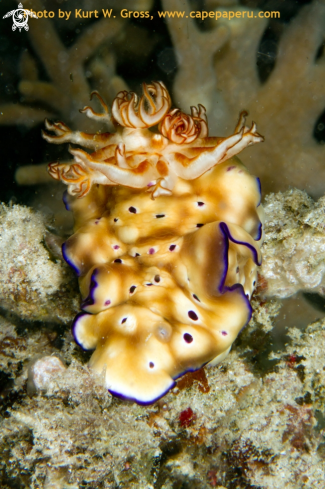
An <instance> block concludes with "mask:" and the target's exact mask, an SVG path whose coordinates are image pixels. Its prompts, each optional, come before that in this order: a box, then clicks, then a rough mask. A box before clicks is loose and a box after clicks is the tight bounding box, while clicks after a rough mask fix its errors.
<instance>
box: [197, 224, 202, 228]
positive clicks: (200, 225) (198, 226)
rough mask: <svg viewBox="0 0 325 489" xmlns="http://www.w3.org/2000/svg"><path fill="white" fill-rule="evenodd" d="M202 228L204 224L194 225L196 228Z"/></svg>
mask: <svg viewBox="0 0 325 489" xmlns="http://www.w3.org/2000/svg"><path fill="white" fill-rule="evenodd" d="M202 226H204V224H197V225H196V227H197V228H201V227H202Z"/></svg>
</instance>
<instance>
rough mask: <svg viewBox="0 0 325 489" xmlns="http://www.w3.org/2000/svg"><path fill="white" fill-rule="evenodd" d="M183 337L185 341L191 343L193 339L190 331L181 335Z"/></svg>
mask: <svg viewBox="0 0 325 489" xmlns="http://www.w3.org/2000/svg"><path fill="white" fill-rule="evenodd" d="M183 338H184V340H185V341H186V343H192V341H193V336H192V335H191V334H190V333H185V334H184V335H183Z"/></svg>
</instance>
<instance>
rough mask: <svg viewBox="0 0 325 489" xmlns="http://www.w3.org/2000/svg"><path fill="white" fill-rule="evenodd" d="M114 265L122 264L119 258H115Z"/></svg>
mask: <svg viewBox="0 0 325 489" xmlns="http://www.w3.org/2000/svg"><path fill="white" fill-rule="evenodd" d="M114 263H122V260H121V258H116V260H114Z"/></svg>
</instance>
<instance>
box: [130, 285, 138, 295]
mask: <svg viewBox="0 0 325 489" xmlns="http://www.w3.org/2000/svg"><path fill="white" fill-rule="evenodd" d="M136 288H137V286H136V285H132V286H131V287H130V294H133V292H134V291H135V289H136Z"/></svg>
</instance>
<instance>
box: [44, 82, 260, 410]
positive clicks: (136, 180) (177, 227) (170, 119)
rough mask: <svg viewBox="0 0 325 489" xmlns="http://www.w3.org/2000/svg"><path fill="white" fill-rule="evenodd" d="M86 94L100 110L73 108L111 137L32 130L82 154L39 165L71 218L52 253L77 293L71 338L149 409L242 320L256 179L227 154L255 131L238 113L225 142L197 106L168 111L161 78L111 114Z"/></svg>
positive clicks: (255, 260)
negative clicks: (110, 128)
mask: <svg viewBox="0 0 325 489" xmlns="http://www.w3.org/2000/svg"><path fill="white" fill-rule="evenodd" d="M94 94H95V95H96V97H97V98H98V100H99V102H100V104H101V106H102V112H100V113H98V112H95V111H94V110H93V109H92V108H91V107H85V108H84V109H83V110H82V112H84V113H85V114H86V115H87V116H88V117H90V118H92V119H95V120H96V121H99V122H103V123H105V122H106V123H107V122H109V123H112V122H113V124H114V125H115V128H116V131H115V132H114V133H112V134H110V133H97V134H86V133H82V132H78V131H71V130H70V129H69V128H68V127H67V126H66V125H65V124H63V123H62V122H58V123H54V124H53V123H50V122H48V121H46V128H47V130H48V131H51V132H52V135H50V134H49V133H43V136H44V138H45V139H46V140H47V141H49V142H51V143H56V144H59V143H65V142H70V143H73V144H76V145H80V146H82V147H83V148H84V149H79V148H75V147H74V148H72V147H71V148H70V153H71V154H72V155H73V157H74V159H73V161H71V163H65V164H60V163H52V164H50V165H49V172H50V174H51V175H52V177H53V178H55V179H57V180H61V181H62V182H64V183H66V184H67V185H68V193H67V194H66V197H65V199H64V200H65V204H66V206H67V208H68V209H69V210H72V211H73V213H74V218H75V233H74V234H73V235H72V236H71V237H70V238H69V239H68V240H67V241H66V242H65V243H64V245H63V248H62V250H63V256H64V258H65V260H66V261H67V262H68V263H69V265H71V267H73V269H74V270H75V271H76V273H77V274H78V276H79V283H80V291H81V295H82V305H81V310H82V311H81V312H80V313H79V314H78V315H77V317H76V318H75V320H74V323H73V327H72V331H73V335H74V338H75V340H76V342H77V343H78V344H79V345H80V346H81V347H82V348H84V349H87V350H88V349H89V350H94V353H93V355H92V357H91V360H90V366H91V368H92V369H93V370H95V371H96V372H98V373H103V372H104V376H105V383H106V387H107V389H108V390H109V391H110V392H111V393H112V394H115V395H117V396H120V397H122V398H126V399H130V400H134V401H136V402H137V403H139V404H149V403H152V402H154V401H155V400H157V399H158V398H160V397H161V396H163V395H164V394H165V393H166V392H167V391H168V390H169V389H171V388H172V387H173V386H175V380H176V379H177V378H178V377H180V376H181V375H183V374H185V373H186V372H188V371H193V370H196V369H198V368H200V367H202V366H203V365H206V364H210V365H215V364H216V363H218V362H220V361H221V360H222V359H223V358H224V357H225V356H226V355H227V353H228V352H229V350H230V348H231V345H232V343H233V341H234V340H235V339H236V337H237V335H238V333H239V332H240V330H241V329H242V328H243V326H244V325H245V324H246V323H247V322H248V321H249V319H250V316H251V306H250V297H251V295H252V292H253V290H254V287H255V284H256V280H257V279H256V276H257V267H258V266H259V265H260V264H261V251H260V247H261V244H262V241H263V209H262V206H261V205H260V200H261V190H260V183H259V180H258V178H256V177H253V176H251V175H250V174H249V173H248V171H247V169H246V168H245V167H244V165H243V164H242V163H241V162H240V161H239V160H238V159H237V158H236V157H235V155H236V154H238V153H239V152H240V151H242V150H243V149H244V148H246V147H247V146H249V145H252V144H255V143H258V142H261V141H262V140H263V137H262V136H260V135H259V134H258V133H257V132H256V125H255V124H254V123H253V124H252V126H251V127H248V126H246V124H245V119H246V116H247V114H246V113H245V112H243V113H241V114H240V118H239V122H238V124H237V126H236V128H235V131H234V134H233V135H231V136H229V137H227V138H220V137H209V136H208V122H207V116H206V112H205V108H204V107H203V106H202V105H199V106H198V108H196V107H192V108H191V114H190V115H188V114H184V113H183V112H181V111H180V110H179V109H176V108H175V109H171V99H170V96H169V94H168V91H167V89H166V87H165V86H164V84H163V83H161V82H154V83H152V84H143V95H142V96H141V97H140V98H139V97H138V96H137V95H136V94H135V93H133V92H126V91H123V92H120V93H118V95H117V96H116V98H115V99H114V101H113V104H112V108H111V110H109V108H108V107H107V105H106V104H105V102H104V100H103V99H102V98H101V97H100V95H99V94H98V93H97V92H94ZM154 126H156V127H155V129H150V128H153V127H154ZM86 150H88V151H86ZM89 150H90V151H89Z"/></svg>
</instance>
